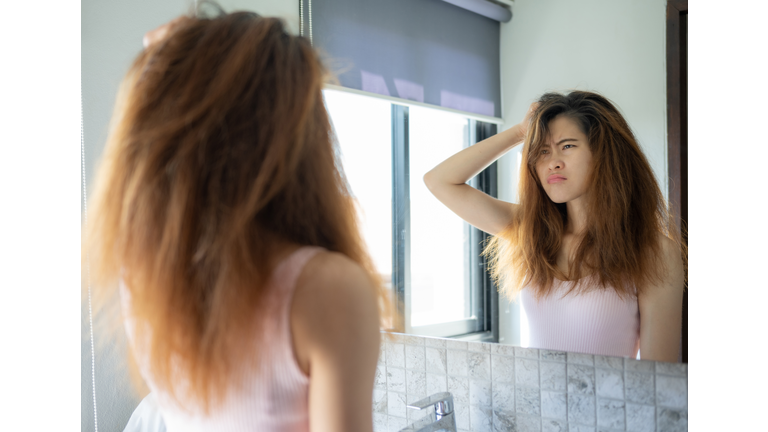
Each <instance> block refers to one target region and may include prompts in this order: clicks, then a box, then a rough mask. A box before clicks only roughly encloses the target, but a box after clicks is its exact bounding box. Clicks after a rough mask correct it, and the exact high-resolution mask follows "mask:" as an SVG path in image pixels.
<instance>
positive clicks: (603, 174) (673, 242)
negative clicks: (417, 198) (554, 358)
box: [424, 91, 687, 361]
mask: <svg viewBox="0 0 768 432" xmlns="http://www.w3.org/2000/svg"><path fill="white" fill-rule="evenodd" d="M521 143H522V144H523V149H522V163H521V167H520V180H519V192H518V195H519V203H517V204H514V203H509V202H504V201H501V200H498V199H495V198H492V197H490V196H488V195H486V194H484V193H482V192H480V191H477V190H475V189H473V188H471V187H470V186H468V185H466V184H465V183H466V182H467V181H468V180H469V179H470V178H472V177H474V176H475V175H477V173H479V172H480V171H482V170H483V169H484V168H485V167H486V166H488V165H490V164H491V163H492V162H494V161H495V160H496V159H498V158H499V157H501V156H502V155H504V154H505V153H506V152H507V151H509V150H510V149H512V148H514V147H516V146H517V145H519V144H521ZM424 181H425V183H426V184H427V186H428V187H429V189H430V190H431V191H432V193H433V194H434V195H435V196H436V197H437V198H438V199H439V200H440V201H441V202H443V203H444V204H445V205H446V206H448V207H449V208H450V209H451V210H452V211H454V212H455V213H456V214H457V215H459V216H460V217H462V218H463V219H464V220H466V221H467V222H469V223H470V224H472V225H474V226H476V227H477V228H479V229H481V230H483V231H486V232H488V233H490V234H492V235H493V236H494V237H493V238H492V239H491V241H490V242H489V243H488V245H487V247H486V249H485V251H484V253H485V254H486V256H487V257H488V259H489V262H490V270H491V273H492V275H493V276H494V278H495V280H496V281H497V282H498V284H499V286H500V290H501V291H502V293H503V294H505V295H506V296H507V297H508V298H511V299H516V298H518V297H519V298H520V300H521V301H522V306H523V308H524V311H525V314H526V316H527V318H528V327H529V329H530V346H531V347H533V348H541V349H552V350H561V351H571V352H581V353H590V354H599V355H611V356H624V357H631V358H635V357H636V356H637V355H638V350H639V353H640V357H641V358H643V359H650V360H662V361H677V359H678V349H679V340H680V328H681V316H682V301H683V290H684V274H685V270H684V269H685V265H686V259H687V258H686V256H687V251H686V247H685V245H684V244H682V242H681V241H680V234H679V229H678V227H675V226H674V225H673V222H672V221H673V219H672V218H671V217H670V212H669V208H668V205H667V202H666V201H665V200H664V197H663V195H662V192H661V190H660V188H659V186H658V183H657V181H656V178H655V177H654V173H653V171H652V169H651V166H650V164H649V163H648V160H647V158H646V157H645V155H644V154H643V152H642V150H641V148H640V146H639V145H638V142H637V140H636V138H635V136H634V134H633V133H632V130H631V129H630V127H629V125H628V123H627V122H626V120H625V119H624V117H623V116H622V115H621V113H620V112H619V110H618V109H617V108H616V107H615V106H614V104H612V103H611V102H610V101H609V100H608V99H606V98H605V97H603V96H601V95H599V94H597V93H593V92H587V91H573V92H570V93H567V94H559V93H547V94H544V95H543V96H541V98H539V100H538V101H537V102H534V103H533V104H531V106H530V107H529V110H528V112H527V114H526V115H525V117H524V119H523V120H522V122H520V123H519V124H517V125H515V126H513V127H512V128H509V129H507V130H506V131H504V132H502V133H500V134H497V135H495V136H493V137H491V138H488V139H486V140H485V141H482V142H480V143H478V144H476V145H474V146H472V147H468V148H466V149H464V150H462V151H461V152H459V153H457V154H455V155H453V156H451V157H450V158H449V159H447V160H445V161H444V162H442V163H441V164H439V165H438V166H437V167H435V168H434V169H432V170H431V171H430V172H428V173H427V174H426V175H425V176H424Z"/></svg>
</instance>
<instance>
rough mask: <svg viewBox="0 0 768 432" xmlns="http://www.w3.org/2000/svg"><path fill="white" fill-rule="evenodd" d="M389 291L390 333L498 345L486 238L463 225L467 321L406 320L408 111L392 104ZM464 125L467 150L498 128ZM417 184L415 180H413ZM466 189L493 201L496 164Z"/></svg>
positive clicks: (495, 292)
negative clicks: (392, 318)
mask: <svg viewBox="0 0 768 432" xmlns="http://www.w3.org/2000/svg"><path fill="white" fill-rule="evenodd" d="M391 106H392V110H391V113H392V115H391V124H392V289H393V297H394V302H395V308H396V311H397V315H396V316H395V321H394V322H393V328H392V329H391V330H393V331H396V332H401V333H408V334H418V335H423V336H435V337H453V338H461V339H468V340H469V339H471V340H480V341H484V342H498V341H499V324H498V323H499V314H498V311H499V308H498V304H499V293H498V290H497V289H496V286H495V284H494V283H493V280H492V279H491V277H490V274H489V272H488V271H487V263H486V260H485V257H483V256H482V255H481V252H482V249H483V247H484V245H485V243H486V241H487V240H488V238H489V237H490V235H489V234H487V233H485V232H483V231H480V230H479V229H477V228H475V227H473V226H471V225H469V224H467V225H466V226H467V229H468V230H469V233H468V234H469V239H470V242H469V243H470V247H469V251H468V253H469V271H470V274H469V281H470V299H471V303H470V310H471V312H472V317H471V318H466V319H462V320H456V321H451V322H445V323H439V324H432V325H425V326H418V327H413V326H411V323H410V318H411V302H410V293H411V271H410V270H411V262H410V261H411V254H410V248H411V244H410V243H411V235H410V233H411V229H410V181H411V179H410V166H409V146H410V142H409V139H410V138H409V136H410V133H409V107H408V106H405V105H400V104H397V103H394V102H393V103H392V104H391ZM468 121H469V137H468V138H469V145H474V144H476V143H478V142H480V141H482V140H484V139H486V138H488V137H490V136H493V135H495V134H496V130H497V125H496V124H494V123H487V122H483V121H480V120H475V119H472V118H470V119H468ZM416 181H418V179H416ZM468 184H469V185H470V186H472V187H475V188H477V189H478V190H480V191H482V192H484V193H487V194H488V195H490V196H492V197H494V198H496V197H497V196H498V188H497V163H496V162H494V163H493V164H491V165H490V166H489V167H488V168H486V169H485V170H483V171H482V172H481V173H480V174H478V175H477V176H476V177H474V178H473V179H471V180H470V181H469V182H468Z"/></svg>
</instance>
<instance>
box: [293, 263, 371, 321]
mask: <svg viewBox="0 0 768 432" xmlns="http://www.w3.org/2000/svg"><path fill="white" fill-rule="evenodd" d="M293 303H294V306H293V309H294V310H295V312H297V314H298V315H301V318H299V319H301V320H306V321H307V322H308V324H309V325H313V326H314V325H320V326H325V325H330V324H332V323H329V322H328V320H329V319H331V320H346V319H350V320H351V319H353V317H354V316H356V315H357V314H358V311H359V310H369V309H372V310H373V311H374V312H375V311H376V290H375V287H374V285H373V281H372V280H371V278H370V277H369V276H368V274H367V273H366V271H365V270H364V269H363V267H362V266H361V265H360V264H358V263H357V262H355V261H354V260H353V259H351V258H350V257H348V256H346V255H344V254H342V253H339V252H331V251H327V250H321V251H319V252H317V253H316V254H315V255H314V256H313V257H312V258H311V259H310V260H309V261H308V262H307V264H306V265H305V266H304V269H303V270H302V271H301V274H300V275H299V278H298V280H297V282H296V291H295V294H294V301H293ZM339 314H342V315H346V316H345V317H339ZM376 315H377V314H376Z"/></svg>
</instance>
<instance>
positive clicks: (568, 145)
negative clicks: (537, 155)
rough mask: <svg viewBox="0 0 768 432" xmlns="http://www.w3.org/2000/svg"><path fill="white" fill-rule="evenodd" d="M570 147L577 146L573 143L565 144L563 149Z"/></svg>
mask: <svg viewBox="0 0 768 432" xmlns="http://www.w3.org/2000/svg"><path fill="white" fill-rule="evenodd" d="M568 147H576V146H574V145H573V144H566V145H564V146H563V150H565V149H567V148H568Z"/></svg>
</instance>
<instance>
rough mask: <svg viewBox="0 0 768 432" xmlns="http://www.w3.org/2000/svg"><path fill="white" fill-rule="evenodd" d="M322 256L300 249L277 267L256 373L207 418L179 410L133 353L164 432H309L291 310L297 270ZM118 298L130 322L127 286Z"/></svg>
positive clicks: (304, 385) (306, 396)
mask: <svg viewBox="0 0 768 432" xmlns="http://www.w3.org/2000/svg"><path fill="white" fill-rule="evenodd" d="M321 250H323V249H322V248H319V247H302V248H300V249H298V250H296V251H295V252H293V253H292V254H291V255H290V256H288V258H286V259H285V260H283V261H282V262H281V263H280V264H278V265H277V267H275V270H274V271H273V273H272V276H271V278H270V282H269V283H270V285H271V287H270V292H271V293H272V297H271V298H270V301H271V302H273V303H272V305H273V307H272V308H270V311H271V312H272V313H271V314H270V315H268V316H266V317H264V319H265V326H264V329H265V330H264V339H262V340H263V343H262V345H263V347H264V349H261V350H259V352H260V354H261V355H262V356H263V357H262V358H261V359H260V360H261V363H260V368H259V369H258V370H249V371H245V372H243V375H242V377H243V378H242V379H243V380H244V383H243V385H242V386H241V387H240V388H239V389H238V390H232V391H230V392H229V393H227V395H226V396H225V399H224V402H223V403H221V404H220V405H219V406H218V407H216V408H215V409H212V410H211V412H210V413H209V414H208V415H203V414H202V413H193V414H190V413H189V412H186V411H183V410H181V409H179V408H178V406H176V405H175V403H174V402H172V401H171V400H170V399H169V397H168V394H167V393H165V392H164V391H163V390H162V389H159V388H158V387H157V386H156V385H155V382H154V381H153V380H152V379H151V374H149V373H148V370H147V368H146V361H142V359H141V358H142V353H141V352H138V347H136V350H137V352H136V357H137V360H138V364H139V369H140V370H141V374H142V376H143V377H144V380H145V381H146V382H147V385H148V386H149V388H150V390H151V391H152V393H153V394H154V395H155V397H156V399H157V404H158V405H159V407H160V411H161V413H162V416H163V420H164V421H165V425H166V427H167V430H168V432H182V431H183V432H203V431H233V432H236V431H243V432H244V431H264V432H289V431H290V432H302V431H309V411H308V408H309V406H308V402H309V377H308V376H306V375H305V374H304V373H303V372H302V371H301V369H300V368H299V365H298V364H297V362H296V358H295V356H294V353H293V346H292V338H291V328H290V306H291V300H292V298H293V292H294V289H295V287H296V280H297V279H298V276H299V274H300V273H301V270H302V269H303V268H304V265H305V264H306V263H307V262H308V261H309V260H310V259H311V258H312V257H313V256H314V255H315V254H316V253H318V252H320V251H321ZM121 295H122V300H123V302H122V303H123V308H124V309H123V310H124V316H125V317H130V292H129V291H128V290H127V289H126V287H125V286H121ZM125 326H126V332H127V334H128V338H129V340H131V342H133V339H134V338H133V336H134V329H133V323H132V322H131V320H130V318H126V320H125Z"/></svg>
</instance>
